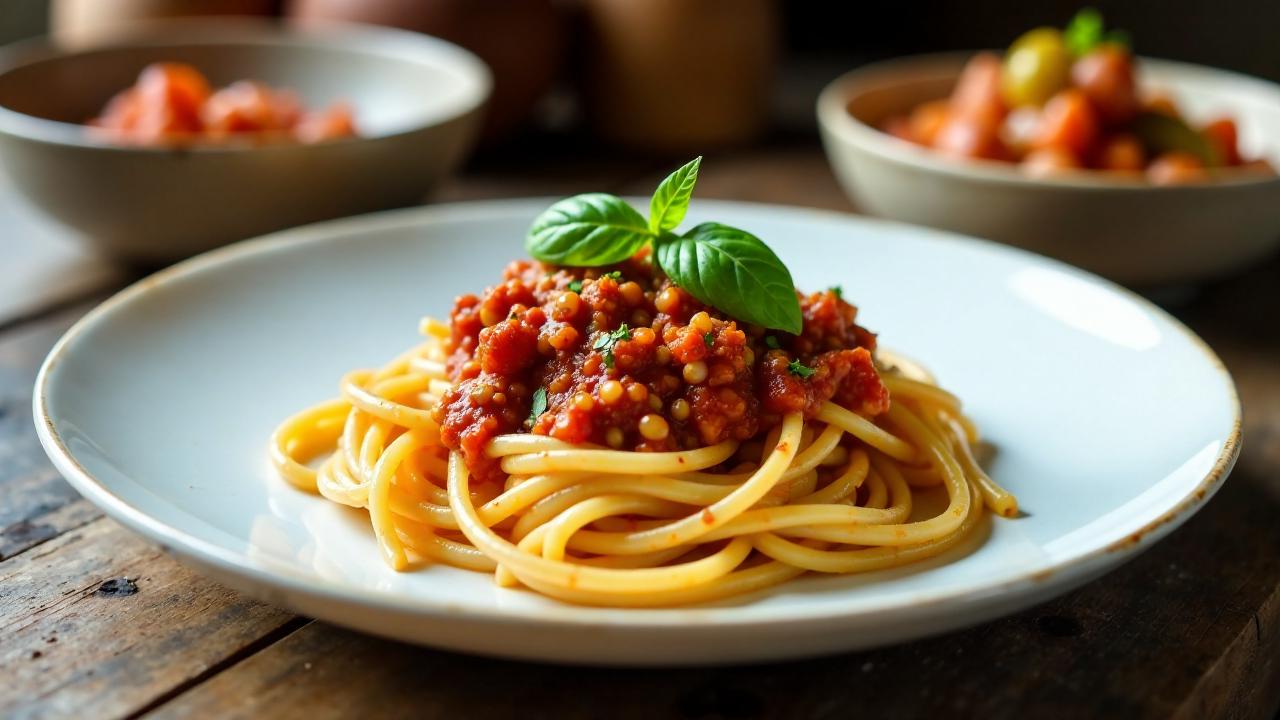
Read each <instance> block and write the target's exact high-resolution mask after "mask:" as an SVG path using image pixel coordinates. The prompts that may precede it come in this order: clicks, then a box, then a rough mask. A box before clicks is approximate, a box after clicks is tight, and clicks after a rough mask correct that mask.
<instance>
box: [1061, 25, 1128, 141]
mask: <svg viewBox="0 0 1280 720" xmlns="http://www.w3.org/2000/svg"><path fill="white" fill-rule="evenodd" d="M1071 82H1072V83H1073V84H1074V85H1075V86H1076V87H1077V88H1079V89H1080V91H1081V92H1083V93H1084V95H1085V97H1087V98H1088V99H1089V102H1090V103H1092V104H1093V107H1094V109H1095V110H1097V113H1098V117H1099V118H1100V119H1101V120H1102V121H1103V122H1104V123H1106V124H1108V125H1112V126H1119V125H1123V124H1124V123H1127V122H1129V121H1130V120H1132V119H1133V116H1134V115H1135V114H1137V112H1138V91H1137V86H1136V84H1135V82H1134V79H1133V58H1132V57H1131V56H1130V55H1129V51H1127V50H1125V49H1124V48H1122V47H1119V46H1117V45H1110V44H1108V45H1103V46H1101V47H1100V48H1098V49H1097V50H1094V51H1093V52H1091V53H1089V54H1088V55H1085V56H1084V57H1082V58H1080V59H1079V60H1076V62H1075V64H1074V65H1072V67H1071Z"/></svg>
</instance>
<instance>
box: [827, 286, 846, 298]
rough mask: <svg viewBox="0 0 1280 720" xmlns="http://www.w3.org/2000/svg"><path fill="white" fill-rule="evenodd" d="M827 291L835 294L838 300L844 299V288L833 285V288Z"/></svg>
mask: <svg viewBox="0 0 1280 720" xmlns="http://www.w3.org/2000/svg"><path fill="white" fill-rule="evenodd" d="M827 291H828V292H831V293H832V294H834V295H835V296H836V299H837V300H843V299H844V288H842V287H840V286H839V285H832V286H831V287H829V288H827Z"/></svg>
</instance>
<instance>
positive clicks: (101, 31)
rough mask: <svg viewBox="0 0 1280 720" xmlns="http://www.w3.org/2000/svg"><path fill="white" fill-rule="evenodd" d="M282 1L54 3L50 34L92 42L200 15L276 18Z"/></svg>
mask: <svg viewBox="0 0 1280 720" xmlns="http://www.w3.org/2000/svg"><path fill="white" fill-rule="evenodd" d="M279 4H280V3H279V0H52V2H51V3H50V5H49V26H50V33H51V34H52V35H53V36H54V38H55V39H57V41H58V42H60V43H65V44H83V43H90V42H93V41H94V40H97V39H100V38H102V37H105V36H107V35H111V34H113V33H116V32H118V31H120V30H122V29H125V28H127V27H128V26H129V25H130V24H132V23H136V22H139V21H146V20H162V19H166V18H180V17H192V16H200V15H273V14H275V12H276V10H277V9H278V7H279Z"/></svg>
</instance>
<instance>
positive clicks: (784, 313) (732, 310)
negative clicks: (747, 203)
mask: <svg viewBox="0 0 1280 720" xmlns="http://www.w3.org/2000/svg"><path fill="white" fill-rule="evenodd" d="M656 256H657V260H658V265H659V266H660V267H661V268H662V270H663V271H664V272H666V273H667V275H668V276H670V278H671V280H672V282H674V283H675V284H676V285H679V286H680V287H681V288H683V289H684V290H685V291H686V292H688V293H689V294H690V295H693V296H694V297H695V298H697V299H698V300H700V301H702V302H704V303H706V304H707V305H710V306H712V307H714V308H716V309H718V310H720V311H722V312H724V313H726V314H728V315H729V316H730V317H733V318H735V319H737V320H740V321H742V322H746V323H751V324H753V325H763V326H764V327H766V328H772V329H775V330H782V331H784V332H789V333H791V334H792V335H799V334H800V331H801V329H802V328H803V325H804V319H803V318H802V317H801V315H800V301H799V300H797V299H796V286H795V283H793V282H792V281H791V273H790V272H788V271H787V266H786V265H783V264H782V261H781V260H779V259H778V256H777V255H774V254H773V251H772V250H770V249H769V246H768V245H765V244H764V243H763V242H762V241H761V240H760V238H757V237H756V236H754V235H752V234H751V233H749V232H746V231H744V230H739V229H737V228H732V227H729V226H728V225H721V224H720V223H713V222H709V223H703V224H701V225H699V226H697V227H695V228H693V229H692V230H690V231H689V232H687V233H685V234H684V235H681V236H677V235H672V234H670V233H666V234H664V235H662V236H661V237H659V238H658V243H657V252H656Z"/></svg>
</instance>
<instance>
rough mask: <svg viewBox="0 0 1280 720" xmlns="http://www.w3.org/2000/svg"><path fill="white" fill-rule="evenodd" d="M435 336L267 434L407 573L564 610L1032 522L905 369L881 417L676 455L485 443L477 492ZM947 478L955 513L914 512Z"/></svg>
mask: <svg viewBox="0 0 1280 720" xmlns="http://www.w3.org/2000/svg"><path fill="white" fill-rule="evenodd" d="M422 329H423V331H424V334H425V335H426V340H425V342H423V343H422V344H421V345H419V346H418V347H416V348H414V349H412V350H410V351H409V352H407V353H405V354H403V355H401V356H400V357H398V358H396V359H395V360H393V361H392V362H390V363H389V364H387V365H386V366H385V367H382V368H381V369H378V370H376V371H364V370H361V371H355V372H351V373H349V374H348V375H347V376H346V377H344V378H343V379H342V382H341V393H342V396H341V398H340V399H335V400H330V401H327V402H324V403H321V404H319V405H316V406H314V407H311V408H308V409H306V410H304V411H302V412H300V413H298V414H297V415H295V416H293V417H291V418H289V419H288V420H286V421H285V422H284V423H282V424H281V425H280V427H279V428H278V429H277V430H276V432H275V433H274V435H273V437H272V439H271V458H272V461H273V464H274V466H275V468H276V470H277V471H278V472H279V474H280V475H281V476H282V477H283V478H284V479H286V480H288V481H289V482H290V483H292V484H293V485H294V486H296V487H297V488H299V489H301V490H305V491H307V492H318V493H319V494H320V495H322V496H324V497H325V498H327V499H329V500H331V501H333V502H336V503H340V504H342V505H349V506H351V507H357V508H365V509H367V510H368V512H369V517H370V519H371V524H372V527H373V533H374V535H375V537H376V538H377V545H378V548H379V550H380V552H381V554H382V556H383V558H384V559H385V561H386V562H387V563H388V564H389V565H390V566H391V567H393V568H395V569H396V570H408V569H411V568H413V567H415V566H417V565H419V564H423V563H442V564H446V565H453V566H456V567H460V568H466V569H468V570H475V571H481V572H493V573H495V577H496V579H497V581H498V582H500V583H502V584H504V585H518V586H523V587H526V588H529V589H531V590H533V591H536V592H539V593H542V594H544V595H548V596H551V597H554V598H558V599H560V600H563V601H567V602H573V603H583V604H591V605H606V606H619V607H643V606H669V605H684V604H689V603H698V602H705V601H710V600H715V599H719V598H724V597H729V596H733V595H738V594H742V593H746V592H750V591H754V590H758V589H761V588H766V587H769V586H772V585H777V584H779V583H782V582H785V581H787V580H789V579H791V578H794V577H796V576H798V575H800V574H802V573H805V572H818V573H857V572H868V571H872V570H880V569H884V568H891V567H896V566H900V565H905V564H908V563H913V562H917V561H919V560H922V559H925V558H929V557H933V556H936V555H938V554H940V553H943V552H945V551H947V550H948V549H950V548H952V547H954V546H956V545H957V544H958V543H961V542H962V541H963V540H964V539H965V538H966V537H968V536H970V535H971V534H972V533H973V532H974V530H975V529H976V528H977V527H978V525H979V522H980V520H981V518H982V514H983V511H984V509H989V510H991V511H993V512H994V513H997V514H999V515H1004V516H1013V515H1016V514H1017V512H1018V509H1017V501H1016V499H1014V497H1013V496H1012V495H1010V494H1009V493H1008V492H1006V491H1005V490H1003V489H1001V488H1000V487H999V486H998V485H996V483H995V482H994V481H992V480H991V478H990V477H988V476H987V475H986V473H984V472H983V470H982V469H981V468H980V467H979V465H978V462H977V460H976V459H975V457H974V454H973V452H972V450H971V444H972V443H974V442H976V441H977V430H976V428H975V427H974V425H973V423H972V422H970V421H969V420H968V418H966V417H965V416H964V415H963V414H962V412H961V409H960V402H959V400H958V399H957V398H956V397H955V396H954V395H952V394H950V393H948V392H946V391H945V390H942V389H941V388H939V387H937V386H936V385H934V384H933V383H932V382H929V381H927V380H926V379H923V378H921V377H909V376H908V373H907V372H905V371H903V370H895V369H892V368H882V371H881V372H882V375H883V376H884V383H885V386H886V387H887V388H888V390H889V391H890V392H891V397H892V401H891V406H890V407H889V410H888V412H887V413H885V414H883V415H881V416H880V417H878V418H877V419H876V420H871V419H868V418H866V417H864V416H862V415H860V414H859V413H857V412H855V411H854V410H852V409H850V408H845V407H841V406H839V405H837V404H835V403H833V402H831V401H827V402H825V403H824V404H822V405H821V407H820V408H819V410H818V412H817V414H816V416H814V417H813V418H811V419H807V420H806V419H805V418H804V417H803V416H802V415H801V414H800V413H790V414H787V415H785V416H784V417H783V418H782V419H781V422H780V423H779V424H778V425H777V426H776V427H775V428H774V430H773V431H772V432H770V433H768V434H767V435H765V434H764V433H762V435H765V437H764V438H763V442H757V441H751V442H743V443H739V442H735V441H733V440H726V441H724V442H720V443H717V444H714V445H710V446H707V447H700V448H695V449H688V450H675V451H669V452H634V451H626V450H615V449H610V448H608V447H605V446H599V445H578V444H570V443H567V442H563V441H560V440H556V439H553V438H551V437H548V436H545V435H535V434H530V433H517V434H505V435H499V436H497V437H495V438H493V439H492V440H490V441H489V443H488V445H487V446H486V447H485V452H486V453H487V455H488V456H489V457H490V458H494V459H497V461H498V462H499V463H500V467H501V471H502V473H504V474H505V476H506V480H505V482H501V483H492V482H486V483H475V482H473V479H472V476H471V473H470V472H469V470H468V466H467V463H466V462H464V460H463V457H462V455H461V454H460V453H459V452H456V451H450V450H449V449H448V448H446V447H445V445H444V444H443V443H442V440H441V428H440V425H439V423H438V421H437V419H436V417H437V416H436V415H435V414H434V413H433V410H434V409H435V407H436V406H437V405H438V404H439V403H440V402H441V399H442V395H443V394H444V393H445V392H446V391H447V390H448V389H449V388H450V387H451V382H450V380H449V378H448V376H447V374H446V367H447V364H446V352H445V343H446V338H447V336H448V332H449V330H448V327H447V326H446V325H444V324H443V323H439V322H437V321H434V320H431V319H427V320H424V321H423V323H422ZM916 375H918V373H916ZM933 486H937V487H940V488H941V491H942V492H945V494H946V497H947V504H946V507H945V508H944V509H943V510H942V511H940V512H938V513H936V514H934V515H933V516H931V517H924V518H917V517H916V516H917V515H919V512H918V507H917V506H918V503H917V499H918V493H919V492H920V491H921V489H922V488H929V487H933Z"/></svg>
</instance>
